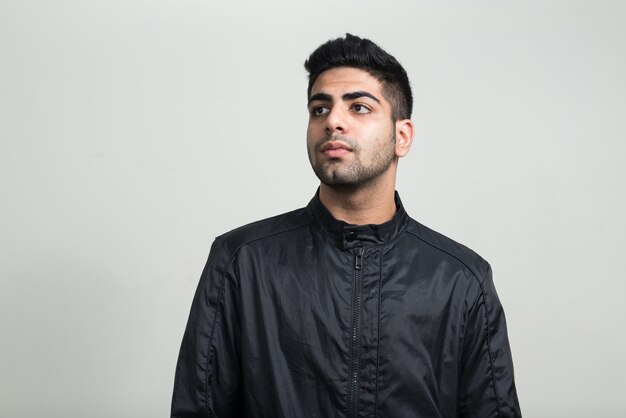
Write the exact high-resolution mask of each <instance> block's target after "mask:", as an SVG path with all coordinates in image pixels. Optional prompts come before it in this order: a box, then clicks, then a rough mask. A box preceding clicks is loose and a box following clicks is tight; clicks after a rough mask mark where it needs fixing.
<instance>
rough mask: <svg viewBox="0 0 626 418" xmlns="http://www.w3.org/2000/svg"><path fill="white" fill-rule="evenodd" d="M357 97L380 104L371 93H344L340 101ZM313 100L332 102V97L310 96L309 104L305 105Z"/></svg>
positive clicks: (327, 95) (324, 94)
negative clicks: (366, 98)
mask: <svg viewBox="0 0 626 418" xmlns="http://www.w3.org/2000/svg"><path fill="white" fill-rule="evenodd" d="M359 97H369V98H370V99H372V100H374V101H375V102H376V103H380V100H379V99H378V98H377V97H376V96H374V95H373V94H371V93H368V92H366V91H360V90H359V91H352V92H350V93H345V94H343V95H342V96H341V99H342V100H354V99H358V98H359ZM314 100H320V101H322V102H331V101H332V100H333V97H332V96H331V95H330V94H328V93H315V94H314V95H313V96H311V97H310V98H309V102H308V103H307V105H310V104H311V102H312V101H314Z"/></svg>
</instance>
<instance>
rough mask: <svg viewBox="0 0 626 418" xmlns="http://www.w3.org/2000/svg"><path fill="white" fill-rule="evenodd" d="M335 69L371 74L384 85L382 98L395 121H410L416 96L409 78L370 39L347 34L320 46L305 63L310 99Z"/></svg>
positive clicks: (402, 69)
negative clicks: (315, 87) (323, 76)
mask: <svg viewBox="0 0 626 418" xmlns="http://www.w3.org/2000/svg"><path fill="white" fill-rule="evenodd" d="M336 67H353V68H358V69H361V70H363V71H366V72H368V73H369V74H370V75H371V76H372V77H374V78H376V79H377V80H378V81H379V82H380V83H381V84H382V85H383V95H384V96H385V99H387V101H388V102H389V103H390V104H391V111H392V117H393V119H394V120H400V119H409V118H410V117H411V112H412V111H413V95H412V94H411V85H410V84H409V77H408V76H407V74H406V71H405V70H404V68H402V65H400V63H399V62H398V60H396V59H395V58H394V57H393V56H391V55H390V54H389V53H387V52H386V51H385V50H383V49H382V48H381V47H379V46H378V45H376V44H375V43H374V42H372V41H370V40H369V39H364V38H359V37H358V36H354V35H351V34H349V33H346V36H345V38H337V39H331V40H330V41H328V42H326V43H324V44H322V45H320V46H319V47H318V48H317V49H316V50H315V51H313V53H312V54H311V55H310V56H309V58H308V59H307V60H306V61H305V62H304V68H305V69H306V70H307V71H308V73H309V88H308V90H307V97H311V88H312V87H313V83H315V80H316V79H317V77H318V76H319V75H320V74H321V73H323V72H324V71H326V70H330V69H331V68H336Z"/></svg>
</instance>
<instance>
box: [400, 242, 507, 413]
mask: <svg viewBox="0 0 626 418" xmlns="http://www.w3.org/2000/svg"><path fill="white" fill-rule="evenodd" d="M407 232H408V233H409V234H411V235H413V236H414V237H416V238H417V239H419V240H420V241H422V242H424V243H426V244H428V245H430V246H431V247H433V248H436V249H438V250H439V251H442V252H444V253H446V254H448V255H449V256H450V257H452V258H454V259H456V260H457V261H459V262H460V263H461V264H463V265H464V266H465V267H466V268H467V269H468V270H469V271H470V272H471V273H472V277H473V278H474V280H476V282H477V283H478V287H479V288H480V297H481V298H482V300H483V305H485V315H484V316H485V325H484V326H485V329H486V334H487V355H488V357H489V371H490V373H489V375H490V377H491V385H492V386H493V393H494V395H495V397H496V409H497V410H498V416H499V417H500V416H502V412H501V409H500V397H499V396H498V390H497V388H496V381H495V375H494V368H493V354H492V352H491V333H490V327H489V307H488V306H487V298H486V297H485V289H484V287H483V283H484V281H485V276H486V274H487V272H488V271H489V270H490V269H488V270H487V272H486V273H485V274H484V275H483V276H482V280H481V279H479V278H478V275H477V274H476V272H475V271H474V269H473V268H471V267H470V266H469V265H468V264H467V263H466V262H465V261H463V260H461V259H460V258H459V257H457V256H456V255H454V254H452V253H450V252H449V251H446V250H445V249H443V248H441V247H440V246H438V245H435V244H433V243H431V242H430V241H427V240H425V239H424V238H422V237H420V236H419V235H417V234H416V233H415V232H412V231H407Z"/></svg>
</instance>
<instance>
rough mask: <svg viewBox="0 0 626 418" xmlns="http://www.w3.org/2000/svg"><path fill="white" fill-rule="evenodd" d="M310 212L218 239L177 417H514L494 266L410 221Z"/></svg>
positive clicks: (187, 346) (196, 308)
mask: <svg viewBox="0 0 626 418" xmlns="http://www.w3.org/2000/svg"><path fill="white" fill-rule="evenodd" d="M396 207H397V211H396V215H395V216H394V218H393V219H392V220H391V221H389V222H387V223H384V224H381V225H366V226H354V225H349V224H346V223H344V222H342V221H337V220H335V219H334V218H333V217H332V215H331V214H330V213H329V212H328V210H327V209H326V208H325V207H324V206H323V205H322V204H321V202H320V200H319V198H318V197H317V196H316V197H315V198H313V200H312V201H311V202H310V203H309V205H308V206H307V207H305V208H303V209H299V210H296V211H293V212H290V213H287V214H283V215H280V216H277V217H274V218H270V219H266V220H263V221H259V222H256V223H253V224H250V225H246V226H244V227H241V228H238V229H235V230H234V231H231V232H229V233H227V234H224V235H222V236H220V237H218V238H216V240H215V242H214V243H213V247H212V249H211V253H210V255H209V259H208V262H207V264H206V267H205V269H204V272H203V274H202V277H201V279H200V283H199V286H198V289H197V291H196V294H195V297H194V301H193V304H192V308H191V313H190V317H189V321H188V324H187V328H186V330H185V335H184V337H183V342H182V346H181V349H180V355H179V359H178V365H177V368H176V379H175V384H174V395H173V400H172V417H176V418H188V417H220V418H222V417H286V418H297V417H320V418H332V417H337V418H344V417H346V418H353V417H385V418H387V417H389V418H395V417H399V418H404V417H407V418H409V417H421V418H431V417H432V418H435V417H447V418H455V417H474V418H490V417H500V418H509V417H520V416H521V414H520V410H519V404H518V400H517V395H516V391H515V384H514V380H513V365H512V361H511V354H510V350H509V344H508V339H507V332H506V325H505V318H504V313H503V311H502V307H501V305H500V302H499V300H498V296H497V295H496V291H495V289H494V286H493V282H492V279H491V270H490V267H489V264H488V263H487V262H486V261H485V260H483V259H482V258H480V257H479V256H478V255H477V254H475V253H474V252H472V251H471V250H469V249H468V248H466V247H464V246H462V245H460V244H458V243H456V242H454V241H452V240H450V239H449V238H446V237H444V236H443V235H441V234H439V233H437V232H434V231H432V230H430V229H428V228H426V227H424V226H423V225H421V224H419V223H418V222H416V221H415V220H413V219H411V218H410V217H409V216H408V215H407V213H406V212H405V210H404V208H403V207H402V203H401V202H400V198H399V197H398V195H397V194H396Z"/></svg>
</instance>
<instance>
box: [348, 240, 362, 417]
mask: <svg viewBox="0 0 626 418" xmlns="http://www.w3.org/2000/svg"><path fill="white" fill-rule="evenodd" d="M363 251H364V250H363V247H359V248H358V249H357V252H356V254H355V257H354V290H353V299H352V330H351V331H352V333H351V335H350V385H349V388H348V414H347V415H348V418H354V417H356V416H357V394H358V389H359V362H360V353H359V351H360V350H359V342H360V334H361V332H360V330H361V296H362V295H361V292H362V280H363V278H362V272H361V265H362V259H363Z"/></svg>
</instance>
